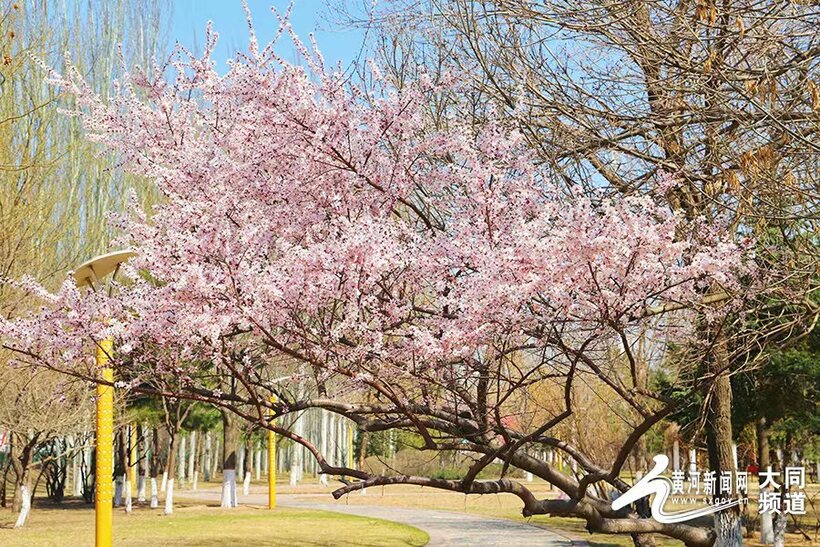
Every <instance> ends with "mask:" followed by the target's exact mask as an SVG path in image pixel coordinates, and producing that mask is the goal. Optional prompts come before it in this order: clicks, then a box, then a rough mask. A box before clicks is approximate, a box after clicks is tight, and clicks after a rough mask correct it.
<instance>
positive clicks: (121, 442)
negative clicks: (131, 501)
mask: <svg viewBox="0 0 820 547" xmlns="http://www.w3.org/2000/svg"><path fill="white" fill-rule="evenodd" d="M116 442H117V457H116V458H114V460H115V463H114V507H122V489H123V486H125V481H126V480H127V479H128V477H127V476H126V475H125V470H126V468H127V465H126V461H125V459H126V455H125V432H124V431H123V430H122V429H120V431H119V432H118V434H117V441H116Z"/></svg>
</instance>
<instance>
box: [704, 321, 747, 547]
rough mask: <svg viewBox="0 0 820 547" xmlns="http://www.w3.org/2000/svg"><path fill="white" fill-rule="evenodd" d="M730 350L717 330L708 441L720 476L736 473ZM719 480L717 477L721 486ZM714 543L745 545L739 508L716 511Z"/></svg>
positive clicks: (711, 368)
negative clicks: (729, 367)
mask: <svg viewBox="0 0 820 547" xmlns="http://www.w3.org/2000/svg"><path fill="white" fill-rule="evenodd" d="M728 359H729V356H728V351H727V346H726V337H725V335H723V334H722V333H721V334H717V335H716V340H715V342H714V345H713V348H712V356H711V358H710V359H709V361H708V362H709V371H710V372H711V373H712V374H714V375H715V381H714V384H713V385H712V390H711V392H710V398H709V407H708V409H707V412H708V421H707V428H706V433H707V442H708V445H709V466H710V467H711V470H712V471H714V472H715V476H717V477H720V474H721V473H722V472H724V471H728V472H730V473H732V476H734V474H735V471H736V468H735V461H734V454H733V452H732V442H733V439H732V385H731V383H730V381H729V371H728ZM719 485H720V482H719V481H718V487H719ZM734 494H735V492H720V493H719V495H720V496H722V497H730V496H732V495H734ZM714 523H715V524H714V526H715V533H716V534H717V537H716V539H715V544H714V547H742V546H743V530H742V528H741V521H740V509H739V508H738V507H732V508H730V509H725V510H723V511H719V512H717V513H715V516H714Z"/></svg>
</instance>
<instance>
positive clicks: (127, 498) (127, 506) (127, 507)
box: [122, 475, 132, 513]
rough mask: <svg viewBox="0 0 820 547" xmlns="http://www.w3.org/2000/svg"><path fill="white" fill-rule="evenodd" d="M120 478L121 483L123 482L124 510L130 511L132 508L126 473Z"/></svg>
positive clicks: (129, 483)
mask: <svg viewBox="0 0 820 547" xmlns="http://www.w3.org/2000/svg"><path fill="white" fill-rule="evenodd" d="M122 480H123V484H125V512H126V513H130V512H131V509H132V500H131V481H129V480H128V477H127V476H126V475H123V477H122Z"/></svg>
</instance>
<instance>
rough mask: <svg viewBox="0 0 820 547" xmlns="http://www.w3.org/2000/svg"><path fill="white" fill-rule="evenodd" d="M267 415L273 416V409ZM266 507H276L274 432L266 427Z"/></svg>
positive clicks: (274, 399)
mask: <svg viewBox="0 0 820 547" xmlns="http://www.w3.org/2000/svg"><path fill="white" fill-rule="evenodd" d="M270 402H271V403H275V402H276V397H275V396H272V397H271V398H270ZM268 416H273V409H270V410H268ZM271 421H273V418H271ZM268 509H276V433H274V432H273V431H271V430H270V429H268Z"/></svg>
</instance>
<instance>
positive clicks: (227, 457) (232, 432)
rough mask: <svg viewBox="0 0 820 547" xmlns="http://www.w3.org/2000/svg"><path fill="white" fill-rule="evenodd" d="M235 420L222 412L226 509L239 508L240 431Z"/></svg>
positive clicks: (224, 501)
mask: <svg viewBox="0 0 820 547" xmlns="http://www.w3.org/2000/svg"><path fill="white" fill-rule="evenodd" d="M235 420H236V418H234V417H233V416H230V415H229V414H228V412H227V411H223V412H222V437H223V438H222V507H225V508H231V507H236V506H237V499H236V463H237V462H236V447H237V445H238V443H239V429H238V428H237V426H236V423H235Z"/></svg>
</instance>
